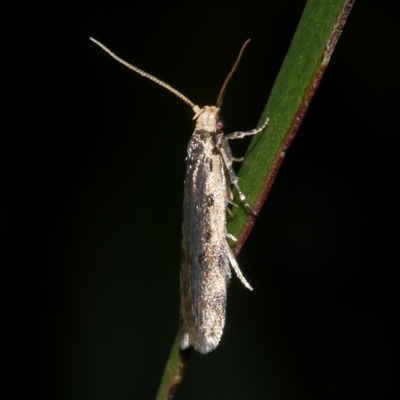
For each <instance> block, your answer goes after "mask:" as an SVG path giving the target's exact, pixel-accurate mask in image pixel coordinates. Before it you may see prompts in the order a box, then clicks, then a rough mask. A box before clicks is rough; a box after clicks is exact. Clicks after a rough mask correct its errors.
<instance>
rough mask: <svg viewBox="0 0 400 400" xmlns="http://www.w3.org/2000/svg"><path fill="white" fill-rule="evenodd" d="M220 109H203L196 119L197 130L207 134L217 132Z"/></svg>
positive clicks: (209, 107)
mask: <svg viewBox="0 0 400 400" xmlns="http://www.w3.org/2000/svg"><path fill="white" fill-rule="evenodd" d="M218 113H219V108H218V107H215V106H205V107H203V108H202V109H201V110H200V111H199V112H198V113H197V115H195V119H196V130H204V131H207V132H215V131H216V127H215V126H216V123H217V118H218Z"/></svg>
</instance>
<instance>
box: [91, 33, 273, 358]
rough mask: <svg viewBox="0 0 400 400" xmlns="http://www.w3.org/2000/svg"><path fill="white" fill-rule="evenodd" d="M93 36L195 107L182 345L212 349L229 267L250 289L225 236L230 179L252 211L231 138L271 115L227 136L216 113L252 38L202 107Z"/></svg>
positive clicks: (189, 154) (186, 220)
mask: <svg viewBox="0 0 400 400" xmlns="http://www.w3.org/2000/svg"><path fill="white" fill-rule="evenodd" d="M90 40H91V41H93V42H94V43H95V44H97V45H98V46H99V47H101V48H102V49H103V50H104V51H106V52H107V53H108V54H109V55H110V56H111V57H113V58H114V59H116V60H117V61H118V62H120V63H121V64H123V65H125V66H126V67H128V68H129V69H131V70H132V71H134V72H136V73H138V74H140V75H142V76H143V77H145V78H148V79H150V80H152V81H153V82H155V83H157V84H158V85H160V86H162V87H164V88H165V89H167V90H169V91H170V92H172V93H173V94H175V95H176V96H177V97H179V98H180V99H181V100H183V101H184V102H185V103H187V104H188V105H190V107H192V109H193V111H194V113H195V116H194V118H193V119H195V120H196V128H195V131H194V132H193V134H192V136H191V138H190V141H189V144H188V147H187V156H186V173H185V183H184V199H183V224H182V233H183V239H182V264H181V272H180V291H181V307H180V336H181V340H180V346H181V348H182V349H186V348H188V347H190V346H193V348H194V349H196V350H197V351H199V352H200V353H208V352H210V351H211V350H213V349H214V348H215V347H216V346H217V345H218V343H219V341H220V339H221V336H222V332H223V329H224V325H225V309H226V293H227V284H228V281H229V279H230V276H231V267H232V269H234V270H235V272H236V274H237V276H238V277H239V279H240V280H241V281H242V283H243V284H244V285H245V286H246V287H247V288H248V289H250V290H252V288H251V286H250V285H249V284H248V283H247V281H246V279H245V278H244V277H243V275H242V273H241V271H240V269H239V266H238V264H237V261H236V259H235V257H234V255H233V253H232V250H231V249H230V247H229V244H228V242H227V237H231V238H233V237H232V235H229V233H228V232H227V231H226V217H227V213H228V212H229V208H228V205H229V203H232V192H231V185H234V186H235V187H236V188H237V190H238V192H239V196H240V199H241V201H242V202H243V204H244V205H245V207H246V209H247V210H248V211H249V212H251V208H250V205H249V204H248V202H247V200H246V198H245V196H244V194H243V193H242V191H241V190H240V187H239V185H238V180H237V177H236V174H235V172H234V170H233V168H232V160H233V159H232V154H231V150H230V147H229V144H228V139H240V138H242V137H244V136H248V135H254V134H256V133H258V132H261V131H262V130H263V129H264V128H265V126H266V125H267V123H268V119H267V120H266V122H265V123H264V124H263V125H262V126H261V127H260V128H258V129H253V130H252V131H248V132H234V133H231V134H229V135H226V136H224V135H223V133H222V123H221V122H220V121H219V119H218V114H219V111H220V106H221V103H222V98H223V95H224V92H225V88H226V85H227V83H228V81H229V79H230V77H231V76H232V74H233V72H234V70H235V69H236V67H237V65H238V63H239V60H240V58H241V55H242V52H243V50H244V47H245V46H246V45H247V43H248V42H249V41H250V39H249V40H248V41H247V42H246V43H245V44H244V46H243V47H242V49H241V51H240V53H239V56H238V58H237V60H236V62H235V64H234V66H233V68H232V70H231V72H230V73H229V74H228V76H227V78H226V79H225V82H224V84H223V86H222V89H221V91H220V93H219V96H218V100H217V105H216V106H205V107H203V108H200V107H199V106H197V105H195V104H194V103H193V102H192V101H190V100H189V99H188V98H187V97H185V96H184V95H183V94H182V93H180V92H178V91H177V90H176V89H174V88H172V87H171V86H169V85H168V84H166V83H165V82H163V81H161V80H160V79H158V78H156V77H154V76H152V75H150V74H149V73H147V72H145V71H143V70H141V69H139V68H137V67H135V66H133V65H131V64H129V63H127V62H126V61H124V60H123V59H121V58H119V57H118V56H117V55H116V54H114V53H113V52H112V51H111V50H109V49H108V48H107V47H105V46H104V45H103V44H101V43H100V42H98V41H97V40H95V39H93V38H90Z"/></svg>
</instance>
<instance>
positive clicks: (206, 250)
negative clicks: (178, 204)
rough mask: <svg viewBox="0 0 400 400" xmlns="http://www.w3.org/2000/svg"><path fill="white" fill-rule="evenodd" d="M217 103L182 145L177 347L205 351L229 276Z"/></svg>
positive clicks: (221, 317) (217, 327)
mask: <svg viewBox="0 0 400 400" xmlns="http://www.w3.org/2000/svg"><path fill="white" fill-rule="evenodd" d="M218 111H219V110H218V108H217V107H205V109H204V112H203V113H202V114H201V115H200V116H199V117H198V118H197V123H196V130H195V131H194V133H193V135H192V137H191V139H190V141H189V144H188V149H187V158H186V174H185V185H184V200H183V225H182V233H183V240H182V265H181V327H180V332H181V348H182V349H185V348H187V347H189V346H193V347H194V349H196V350H197V351H199V352H200V353H208V352H209V351H211V350H213V349H214V348H215V347H216V346H217V345H218V343H219V341H220V339H221V336H222V332H223V328H224V325H225V309H226V291H227V283H228V280H229V278H230V266H229V257H228V254H227V247H226V244H227V242H226V205H227V190H226V188H227V181H226V176H225V167H224V164H223V160H222V158H221V156H220V154H219V151H218V148H217V143H218V141H219V140H220V138H221V136H222V133H220V132H216V131H215V126H216V119H217V117H218Z"/></svg>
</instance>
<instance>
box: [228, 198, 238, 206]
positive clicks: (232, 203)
mask: <svg viewBox="0 0 400 400" xmlns="http://www.w3.org/2000/svg"><path fill="white" fill-rule="evenodd" d="M228 203H229V204H230V205H231V206H233V207H236V208H238V207H239V206H238V205H237V204H236V203H234V202H233V201H232V200H228Z"/></svg>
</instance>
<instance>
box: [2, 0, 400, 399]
mask: <svg viewBox="0 0 400 400" xmlns="http://www.w3.org/2000/svg"><path fill="white" fill-rule="evenodd" d="M304 4H305V2H304V1H298V0H285V1H278V0H276V1H264V2H258V3H252V2H245V1H236V2H223V3H207V2H200V3H193V2H190V3H189V2H180V3H169V2H168V3H167V2H165V3H161V4H158V3H148V4H147V3H142V2H141V3H138V2H133V3H131V4H130V6H128V7H127V5H125V4H124V5H118V4H117V3H115V2H109V3H108V4H107V3H102V4H99V3H97V4H96V3H93V4H91V3H87V2H86V3H85V2H83V3H77V5H74V4H73V3H64V5H63V4H62V3H59V2H54V4H53V5H49V4H45V3H36V5H28V4H27V3H24V2H18V3H17V2H15V3H13V4H12V5H11V6H9V7H8V8H6V9H5V10H6V13H5V14H3V15H4V16H6V22H7V23H5V24H4V25H3V28H2V30H3V34H2V38H3V41H4V43H3V48H2V56H3V57H2V64H3V68H5V70H4V72H3V74H2V77H1V80H2V87H3V90H2V94H3V95H5V99H6V104H5V105H4V106H3V109H2V114H3V116H4V118H3V122H2V127H3V129H2V138H3V148H2V150H3V153H4V157H3V159H4V160H5V161H6V163H5V167H4V169H3V171H4V175H3V176H4V177H3V198H4V199H5V201H6V206H5V207H4V211H5V212H4V216H5V219H4V221H6V222H5V223H4V224H3V227H4V228H5V240H4V241H3V245H4V251H3V262H2V264H3V268H4V269H3V270H4V271H5V272H4V275H3V279H2V280H1V281H2V286H3V289H2V294H3V296H4V300H3V321H4V324H2V325H3V331H4V332H5V333H6V339H3V349H4V354H5V356H6V357H2V359H3V360H4V361H3V363H4V364H5V368H6V369H7V374H6V376H5V377H6V385H5V386H4V389H5V391H6V397H7V398H10V399H18V398H27V397H28V396H32V395H37V396H38V397H40V398H43V399H96V400H100V399H152V398H154V397H155V394H156V390H157V387H158V384H159V380H160V378H161V374H162V371H163V368H164V365H165V362H166V360H167V357H168V354H169V351H170V347H171V345H172V342H173V340H174V337H175V334H176V332H177V326H178V309H179V294H178V292H179V278H178V277H179V263H180V241H181V203H182V184H183V174H184V158H185V149H186V145H187V141H188V139H189V137H190V135H191V133H192V131H193V122H192V111H191V109H190V108H189V107H187V106H186V105H185V104H184V103H182V102H180V101H179V100H178V99H176V98H175V97H174V96H172V95H171V94H170V93H168V92H166V91H164V90H162V89H161V88H159V87H157V86H156V85H154V84H153V83H151V82H149V81H147V80H145V79H143V78H140V77H139V76H137V75H135V74H134V73H132V72H130V71H129V70H127V69H126V68H124V67H123V66H121V65H119V64H118V63H116V62H115V61H113V60H112V59H111V58H110V57H109V56H107V55H106V54H105V53H104V52H102V51H101V50H100V49H99V48H97V47H96V46H95V45H94V44H93V43H91V42H89V40H88V37H89V36H93V37H95V38H96V39H98V40H100V41H102V42H103V43H104V44H105V45H107V46H108V47H110V48H111V49H112V50H113V51H115V52H116V53H117V54H119V55H120V56H121V57H123V58H124V59H126V60H127V61H129V62H131V63H133V64H135V65H137V66H138V67H140V68H143V69H145V70H146V71H148V72H150V73H152V74H154V75H155V76H157V77H159V78H161V79H164V80H165V81H167V82H168V83H169V84H171V85H172V86H174V87H176V88H177V89H178V90H180V91H182V92H183V93H184V94H185V95H186V96H188V97H189V98H190V99H191V100H192V101H194V102H195V103H196V104H199V105H200V106H202V105H205V104H214V103H215V100H216V97H217V94H218V91H219V88H220V86H221V84H222V82H223V80H224V79H225V76H226V74H227V72H228V71H229V70H230V68H231V66H232V63H233V61H234V60H235V58H236V55H237V52H238V50H239V48H240V46H241V45H242V44H243V42H244V41H245V40H246V39H247V38H248V37H251V38H252V42H251V43H250V45H249V46H248V48H247V50H246V52H245V55H244V57H243V60H242V62H241V65H240V67H239V69H238V71H237V73H236V75H235V77H234V79H233V80H232V82H231V84H230V86H229V88H228V91H227V93H226V96H225V102H224V117H225V119H226V122H227V129H226V131H227V132H229V131H233V130H238V129H251V128H253V127H254V126H255V125H256V124H257V122H258V118H259V116H260V114H261V111H262V109H263V108H264V105H265V103H266V101H267V98H268V93H269V91H270V89H271V87H272V85H273V83H274V79H275V77H276V75H277V74H278V71H279V68H280V66H281V64H282V61H283V58H284V56H285V54H286V52H287V49H288V46H289V45H290V41H291V38H292V36H293V34H294V31H295V29H296V26H297V23H298V21H299V19H300V16H301V12H302V10H303V7H304ZM393 4H395V2H389V1H361V0H359V1H358V2H356V4H355V6H354V9H353V11H352V13H351V15H350V18H349V20H348V23H347V25H346V27H345V30H344V33H343V35H342V37H341V38H340V40H339V44H338V46H337V48H336V50H335V52H334V54H333V57H332V60H331V63H330V65H329V67H328V69H327V71H326V73H325V75H324V77H323V80H322V83H321V85H320V87H319V89H318V90H317V93H316V95H315V96H314V98H313V100H312V103H311V106H310V109H309V112H308V114H307V115H306V117H305V120H304V122H303V124H302V126H301V128H300V130H299V132H298V135H297V137H296V139H295V141H294V143H293V145H292V147H291V148H290V150H289V151H288V153H287V156H286V158H285V161H284V163H283V166H282V168H281V170H280V172H279V174H278V177H277V179H276V182H275V185H274V187H273V189H272V191H271V194H270V196H269V198H268V200H267V202H266V204H265V206H264V208H263V210H262V212H261V214H260V216H259V219H258V220H257V223H256V226H255V228H254V230H253V232H252V233H251V235H250V238H249V240H248V242H247V243H246V245H245V247H244V249H243V251H242V253H241V254H240V257H239V264H240V266H241V268H242V271H243V273H244V275H245V276H246V277H247V279H248V280H249V282H251V284H252V285H253V287H254V292H253V293H250V292H248V291H247V290H245V289H244V288H243V286H242V285H241V284H240V282H239V281H238V280H237V279H236V278H235V279H233V281H232V283H231V285H230V289H229V296H228V308H227V324H226V328H225V331H224V335H223V339H222V341H221V343H220V345H219V346H218V348H217V349H216V350H215V351H214V352H212V353H210V354H209V355H206V356H204V355H200V354H196V353H195V354H193V355H192V358H191V361H190V365H189V369H188V371H187V375H186V376H185V379H184V381H183V384H182V387H181V388H180V390H179V392H178V396H177V399H184V398H190V399H205V398H206V399H210V400H211V399H259V398H268V399H321V398H324V399H337V398H339V397H340V398H346V399H347V398H348V399H373V398H374V399H375V398H387V397H388V396H389V395H391V394H393V391H398V385H397V384H396V379H397V374H395V371H394V367H395V354H394V347H395V341H396V339H397V331H396V329H395V326H396V325H397V319H398V318H397V317H398V311H397V305H396V301H397V296H396V294H397V293H396V291H397V287H398V282H397V280H396V279H395V273H394V271H395V270H396V269H397V267H398V264H399V255H398V254H399V252H398V241H399V235H398V223H399V211H398V205H399V194H398V186H399V185H398V183H399V157H398V149H399V145H400V141H399V128H398V109H399V102H398V92H399V89H400V85H399V78H398V73H399V70H400V65H399V59H398V53H399V51H398V43H399V35H398V15H399V14H398V13H397V9H395V8H394V7H393ZM52 7H53V8H52ZM243 142H245V141H243ZM247 144H248V142H246V143H242V144H235V147H234V152H235V155H237V156H240V155H242V154H243V152H244V151H245V147H246V145H247ZM243 146H244V147H243ZM2 397H3V396H2Z"/></svg>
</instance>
